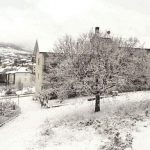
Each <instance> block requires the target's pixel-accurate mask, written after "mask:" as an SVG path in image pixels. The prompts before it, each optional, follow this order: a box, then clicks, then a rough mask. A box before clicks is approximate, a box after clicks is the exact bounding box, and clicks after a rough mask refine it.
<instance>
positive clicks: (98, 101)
mask: <svg viewBox="0 0 150 150" xmlns="http://www.w3.org/2000/svg"><path fill="white" fill-rule="evenodd" d="M99 111H100V96H99V94H96V100H95V112H99Z"/></svg>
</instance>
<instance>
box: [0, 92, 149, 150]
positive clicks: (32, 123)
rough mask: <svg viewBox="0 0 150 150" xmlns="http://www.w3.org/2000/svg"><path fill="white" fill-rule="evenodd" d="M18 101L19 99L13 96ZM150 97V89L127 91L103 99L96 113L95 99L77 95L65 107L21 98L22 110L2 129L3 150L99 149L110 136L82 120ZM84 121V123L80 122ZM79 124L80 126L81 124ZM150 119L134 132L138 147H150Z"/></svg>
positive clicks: (141, 149) (138, 149)
mask: <svg viewBox="0 0 150 150" xmlns="http://www.w3.org/2000/svg"><path fill="white" fill-rule="evenodd" d="M13 100H14V101H16V102H17V99H13ZM144 100H150V92H149V91H147V92H136V93H126V94H121V95H120V96H117V97H113V98H105V99H103V100H102V101H101V112H100V113H96V114H95V113H94V101H92V102H88V101H87V98H77V99H72V100H68V101H66V103H67V105H65V106H62V107H56V108H50V109H44V108H41V107H40V104H39V103H38V102H36V101H32V97H22V98H20V101H19V105H20V107H21V110H22V113H21V115H20V116H19V117H17V118H16V119H14V120H12V121H11V122H9V123H7V124H6V125H4V126H2V127H1V128H0V149H1V150H31V149H34V150H39V149H41V150H50V149H51V150H71V149H72V150H74V149H75V150H96V149H99V147H100V145H101V144H103V143H104V142H105V141H106V139H105V137H103V136H101V135H100V134H98V133H97V131H95V130H94V128H92V127H91V126H89V125H86V126H83V127H82V123H83V122H82V120H84V121H85V120H88V119H89V118H88V117H92V118H97V117H99V116H100V115H101V116H102V115H105V114H106V115H107V112H109V113H111V111H113V109H114V108H115V107H116V106H118V105H122V104H126V103H128V102H133V101H135V102H136V101H138V102H139V101H144ZM79 124H80V125H79ZM78 125H79V126H78ZM149 139H150V124H149V122H144V123H139V127H138V129H137V131H134V143H133V149H134V150H149V149H150V144H149Z"/></svg>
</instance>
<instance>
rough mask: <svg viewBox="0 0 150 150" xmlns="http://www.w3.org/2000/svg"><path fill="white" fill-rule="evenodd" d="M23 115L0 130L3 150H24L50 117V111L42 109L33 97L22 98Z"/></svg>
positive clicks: (0, 145) (0, 144) (0, 146)
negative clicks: (40, 126)
mask: <svg viewBox="0 0 150 150" xmlns="http://www.w3.org/2000/svg"><path fill="white" fill-rule="evenodd" d="M20 107H21V111H22V113H21V115H20V116H19V117H17V118H15V119H14V120H13V121H11V122H9V123H7V124H6V125H4V126H3V127H1V128H0V149H1V150H24V149H26V148H27V145H28V143H29V142H30V141H32V138H33V137H34V135H35V133H36V132H37V129H38V127H39V125H40V124H41V123H43V121H44V120H45V119H46V117H47V116H48V113H47V112H48V110H46V109H41V108H40V105H39V103H36V102H35V101H32V97H25V98H20Z"/></svg>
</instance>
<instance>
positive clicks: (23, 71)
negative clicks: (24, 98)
mask: <svg viewBox="0 0 150 150" xmlns="http://www.w3.org/2000/svg"><path fill="white" fill-rule="evenodd" d="M0 83H1V85H4V86H7V87H15V88H19V86H21V87H22V88H23V87H30V86H31V85H32V73H31V70H29V69H27V68H26V67H16V69H6V68H1V69H0Z"/></svg>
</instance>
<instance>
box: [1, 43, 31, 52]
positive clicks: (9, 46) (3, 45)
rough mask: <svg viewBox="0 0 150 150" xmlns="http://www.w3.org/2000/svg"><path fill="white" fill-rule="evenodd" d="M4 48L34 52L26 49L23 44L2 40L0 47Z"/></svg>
mask: <svg viewBox="0 0 150 150" xmlns="http://www.w3.org/2000/svg"><path fill="white" fill-rule="evenodd" d="M2 48H4V49H14V50H17V51H20V52H21V51H22V52H26V53H32V52H31V50H27V49H24V48H22V47H21V46H19V45H16V44H13V43H3V42H0V49H2Z"/></svg>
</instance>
